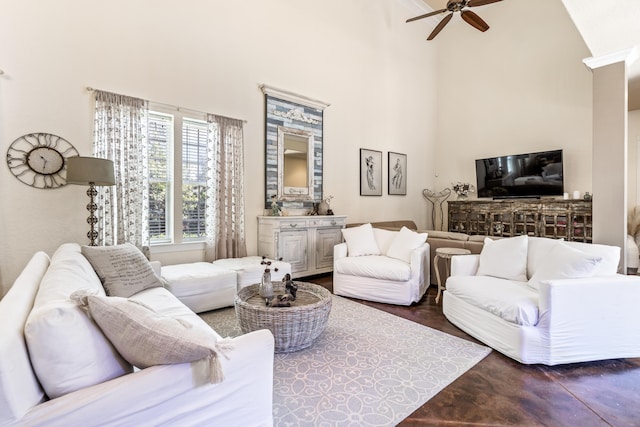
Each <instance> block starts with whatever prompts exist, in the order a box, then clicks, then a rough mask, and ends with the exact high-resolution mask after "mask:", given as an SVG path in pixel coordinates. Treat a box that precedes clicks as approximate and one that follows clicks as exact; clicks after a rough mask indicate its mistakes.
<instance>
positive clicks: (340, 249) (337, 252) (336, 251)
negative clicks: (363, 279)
mask: <svg viewBox="0 0 640 427" xmlns="http://www.w3.org/2000/svg"><path fill="white" fill-rule="evenodd" d="M346 256H347V244H346V243H344V242H343V243H338V244H337V245H335V246H334V247H333V262H335V261H336V260H338V259H340V258H345V257H346Z"/></svg>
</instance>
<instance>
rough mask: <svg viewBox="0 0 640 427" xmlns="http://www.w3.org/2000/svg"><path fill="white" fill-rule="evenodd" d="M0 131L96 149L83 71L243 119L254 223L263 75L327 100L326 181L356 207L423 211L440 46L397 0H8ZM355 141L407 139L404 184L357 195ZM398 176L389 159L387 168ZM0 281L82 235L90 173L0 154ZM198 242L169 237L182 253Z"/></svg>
mask: <svg viewBox="0 0 640 427" xmlns="http://www.w3.org/2000/svg"><path fill="white" fill-rule="evenodd" d="M0 10H2V13H0V52H1V53H2V54H1V55H0V69H2V70H4V71H5V74H4V75H3V76H0V147H1V149H2V150H0V151H1V152H3V153H4V152H6V150H7V148H8V146H9V144H10V143H11V142H12V141H13V140H14V139H16V138H17V137H19V136H21V135H23V134H26V133H29V132H50V133H54V134H57V135H60V136H62V137H64V138H65V139H67V140H68V141H70V142H71V143H72V144H74V146H75V147H76V148H77V149H78V151H79V152H80V154H81V155H91V141H92V114H93V108H92V94H91V93H90V92H88V91H86V89H85V88H86V86H92V87H95V88H99V89H103V90H107V91H112V92H116V93H122V94H126V95H131V96H137V97H141V98H144V99H148V100H151V101H156V102H162V103H168V104H172V105H177V106H181V107H186V108H191V109H195V110H201V111H206V112H212V113H216V114H222V115H227V116H231V117H236V118H241V119H245V120H247V121H248V122H247V124H246V126H245V143H246V147H245V156H246V171H247V174H246V179H245V190H246V226H247V230H246V234H247V242H248V251H249V252H250V253H255V251H256V233H257V232H256V221H255V217H256V215H258V214H260V213H261V212H262V210H263V199H264V194H263V193H264V166H263V165H264V147H263V143H264V98H263V95H262V93H261V91H260V90H259V88H258V84H259V83H267V84H270V85H273V86H275V87H278V88H282V89H286V90H289V91H293V92H297V93H299V94H302V95H306V96H309V97H311V98H316V99H320V100H323V101H326V102H328V103H330V104H331V106H330V107H328V108H327V109H326V110H325V129H324V164H325V166H324V185H325V187H324V191H325V195H333V196H334V199H333V200H332V202H331V207H332V209H333V210H334V211H335V212H336V213H337V214H346V215H348V220H349V221H354V222H356V221H367V220H371V221H375V220H385V219H397V218H409V219H414V220H415V221H416V222H418V223H419V225H420V226H422V227H424V226H426V218H427V203H426V202H425V201H424V200H423V199H422V197H421V195H420V194H421V190H422V189H423V188H428V187H432V186H433V174H432V171H433V170H434V165H435V155H434V154H435V153H434V149H433V147H434V135H435V132H436V128H437V123H436V121H435V109H436V104H437V98H436V85H437V83H438V80H437V75H436V67H435V65H434V64H435V49H436V48H435V46H434V45H430V44H427V43H426V42H425V41H424V29H423V28H420V27H419V26H411V25H407V24H405V23H404V20H405V19H407V18H408V17H410V16H413V15H416V14H418V13H419V12H420V11H419V10H416V8H415V6H413V9H411V2H406V1H397V0H379V1H375V2H372V1H370V0H350V1H348V2H346V1H343V0H322V1H317V0H295V1H294V0H268V1H265V0H245V1H221V0H207V1H201V0H200V1H199V0H188V1H182V2H176V1H166V0H162V1H158V0H156V1H151V0H140V1H135V2H131V1H125V0H110V1H108V2H102V1H97V0H89V1H86V0H85V1H81V0H59V1H56V2H49V1H43V0H23V1H20V2H17V1H12V0H0ZM359 148H369V149H375V150H380V151H383V152H384V156H385V167H386V152H387V151H394V152H400V153H406V154H407V155H408V159H409V160H408V171H407V183H408V186H407V196H388V195H386V192H387V190H386V184H385V189H384V193H385V195H384V196H383V197H360V196H359V183H358V179H359V171H358V161H359V160H358V155H359V151H358V150H359ZM384 179H385V182H386V172H385V175H384ZM0 182H1V183H2V184H1V185H0V200H1V201H2V203H1V204H0V242H1V245H0V295H2V294H3V293H4V292H3V291H6V290H7V289H8V287H9V286H10V284H11V283H12V282H13V280H14V279H15V277H16V276H17V274H18V273H19V272H20V270H21V269H22V268H23V266H24V265H25V264H26V262H27V261H28V259H29V258H30V256H31V255H32V254H33V253H34V252H35V251H37V250H44V251H46V252H47V253H49V254H52V253H53V251H54V250H55V248H56V247H57V246H58V245H59V244H61V243H63V242H68V241H76V242H80V243H85V242H86V237H85V234H86V231H87V225H86V220H85V219H86V216H87V212H86V210H85V205H86V202H87V200H86V195H85V190H86V188H84V187H80V186H71V185H70V186H67V187H64V188H61V189H57V190H37V189H33V188H30V187H28V186H26V185H24V184H22V183H20V182H19V181H18V180H16V179H15V178H14V177H12V176H11V174H10V173H9V170H8V168H7V167H0ZM199 257H200V254H199V253H191V252H181V253H179V254H174V255H172V254H167V253H163V254H160V255H158V258H159V259H161V260H162V261H163V262H167V261H169V262H171V261H173V262H186V261H190V260H194V259H197V258H199Z"/></svg>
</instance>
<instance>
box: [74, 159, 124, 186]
mask: <svg viewBox="0 0 640 427" xmlns="http://www.w3.org/2000/svg"><path fill="white" fill-rule="evenodd" d="M115 183H116V181H115V178H114V173H113V161H111V160H109V159H101V158H98V157H80V156H77V157H69V158H68V159H67V184H79V185H89V184H93V185H98V186H99V185H114V184H115Z"/></svg>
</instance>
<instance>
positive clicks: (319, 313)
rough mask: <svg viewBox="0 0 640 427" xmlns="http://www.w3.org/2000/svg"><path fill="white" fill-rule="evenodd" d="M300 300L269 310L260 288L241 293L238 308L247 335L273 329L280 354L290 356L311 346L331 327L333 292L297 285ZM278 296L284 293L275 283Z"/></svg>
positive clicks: (237, 301) (321, 288) (238, 297)
mask: <svg viewBox="0 0 640 427" xmlns="http://www.w3.org/2000/svg"><path fill="white" fill-rule="evenodd" d="M295 283H296V284H297V285H298V292H297V294H296V300H295V301H293V302H292V303H291V307H267V305H266V304H265V300H264V298H262V297H260V294H259V293H258V288H259V285H249V286H246V287H244V288H242V289H241V290H240V291H238V294H237V295H236V297H235V308H236V316H237V317H238V322H239V323H240V329H241V330H242V332H243V333H245V334H246V333H248V332H252V331H256V330H258V329H269V330H270V331H271V333H272V334H273V337H274V338H275V352H276V353H290V352H293V351H298V350H302V349H303V348H307V347H309V346H310V345H311V344H312V343H313V341H314V340H315V339H316V338H318V336H320V334H321V333H322V331H324V328H325V327H326V326H327V319H328V318H329V312H330V311H331V292H329V291H328V290H327V289H325V288H323V287H322V286H319V285H316V284H313V283H307V282H295ZM273 288H274V289H273V291H274V295H278V294H284V293H285V289H284V286H283V285H281V284H277V283H274V287H273Z"/></svg>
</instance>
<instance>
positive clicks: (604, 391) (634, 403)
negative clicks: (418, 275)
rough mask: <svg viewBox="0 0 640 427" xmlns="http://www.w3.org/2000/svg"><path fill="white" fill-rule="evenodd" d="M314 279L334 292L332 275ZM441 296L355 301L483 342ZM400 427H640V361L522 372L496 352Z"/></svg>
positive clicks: (540, 367)
mask: <svg viewBox="0 0 640 427" xmlns="http://www.w3.org/2000/svg"><path fill="white" fill-rule="evenodd" d="M309 279H310V280H309V281H313V282H315V283H318V284H320V285H322V286H324V287H326V288H328V289H329V290H332V289H333V280H332V275H331V274H327V275H321V276H315V277H313V278H309ZM435 294H436V292H435V288H434V287H433V286H431V287H430V288H429V290H428V291H427V294H426V295H425V296H424V297H423V298H422V300H421V301H420V302H419V303H417V304H414V305H412V306H410V307H403V306H395V305H388V304H379V303H374V302H369V301H359V300H357V301H358V302H361V303H363V304H366V305H368V306H371V307H375V308H378V309H380V310H384V311H386V312H389V313H391V314H394V315H396V316H400V317H403V318H405V319H409V320H412V321H414V322H417V323H420V324H422V325H425V326H429V327H431V328H434V329H438V330H440V331H443V332H446V333H448V334H451V335H455V336H457V337H461V338H464V339H467V340H470V341H474V342H478V341H476V340H475V339H474V338H472V337H470V336H469V335H467V334H466V333H464V332H462V331H461V330H459V329H458V328H456V327H455V326H453V325H452V324H451V323H449V321H447V319H446V318H445V317H444V315H443V314H442V305H441V304H442V303H440V304H436V302H435ZM603 304H606V299H603ZM638 309H639V310H640V307H638ZM629 339H640V337H629ZM400 425H401V426H448V427H450V426H551V427H563V426H567V427H575V426H579V427H591V426H616V427H623V426H640V359H616V360H607V361H601V362H589V363H576V364H570V365H560V366H544V365H522V364H520V363H518V362H515V361H513V360H512V359H510V358H508V357H506V356H503V355H502V354H501V353H498V352H497V351H493V352H491V354H489V356H487V357H486V358H484V359H483V360H482V361H481V362H480V363H478V364H477V365H475V366H474V367H473V368H471V369H470V370H469V371H468V372H466V373H465V374H463V375H462V376H461V377H460V378H458V379H457V380H456V381H454V382H453V383H452V384H451V385H449V386H448V387H446V388H445V389H444V390H442V391H441V392H440V393H438V394H437V395H436V396H435V397H433V398H432V399H431V400H429V401H428V402H427V403H425V404H424V405H423V406H422V407H420V408H419V409H418V410H416V411H415V412H414V413H413V414H411V416H410V417H408V418H407V419H405V420H404V421H403V422H402V423H401V424H400Z"/></svg>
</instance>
